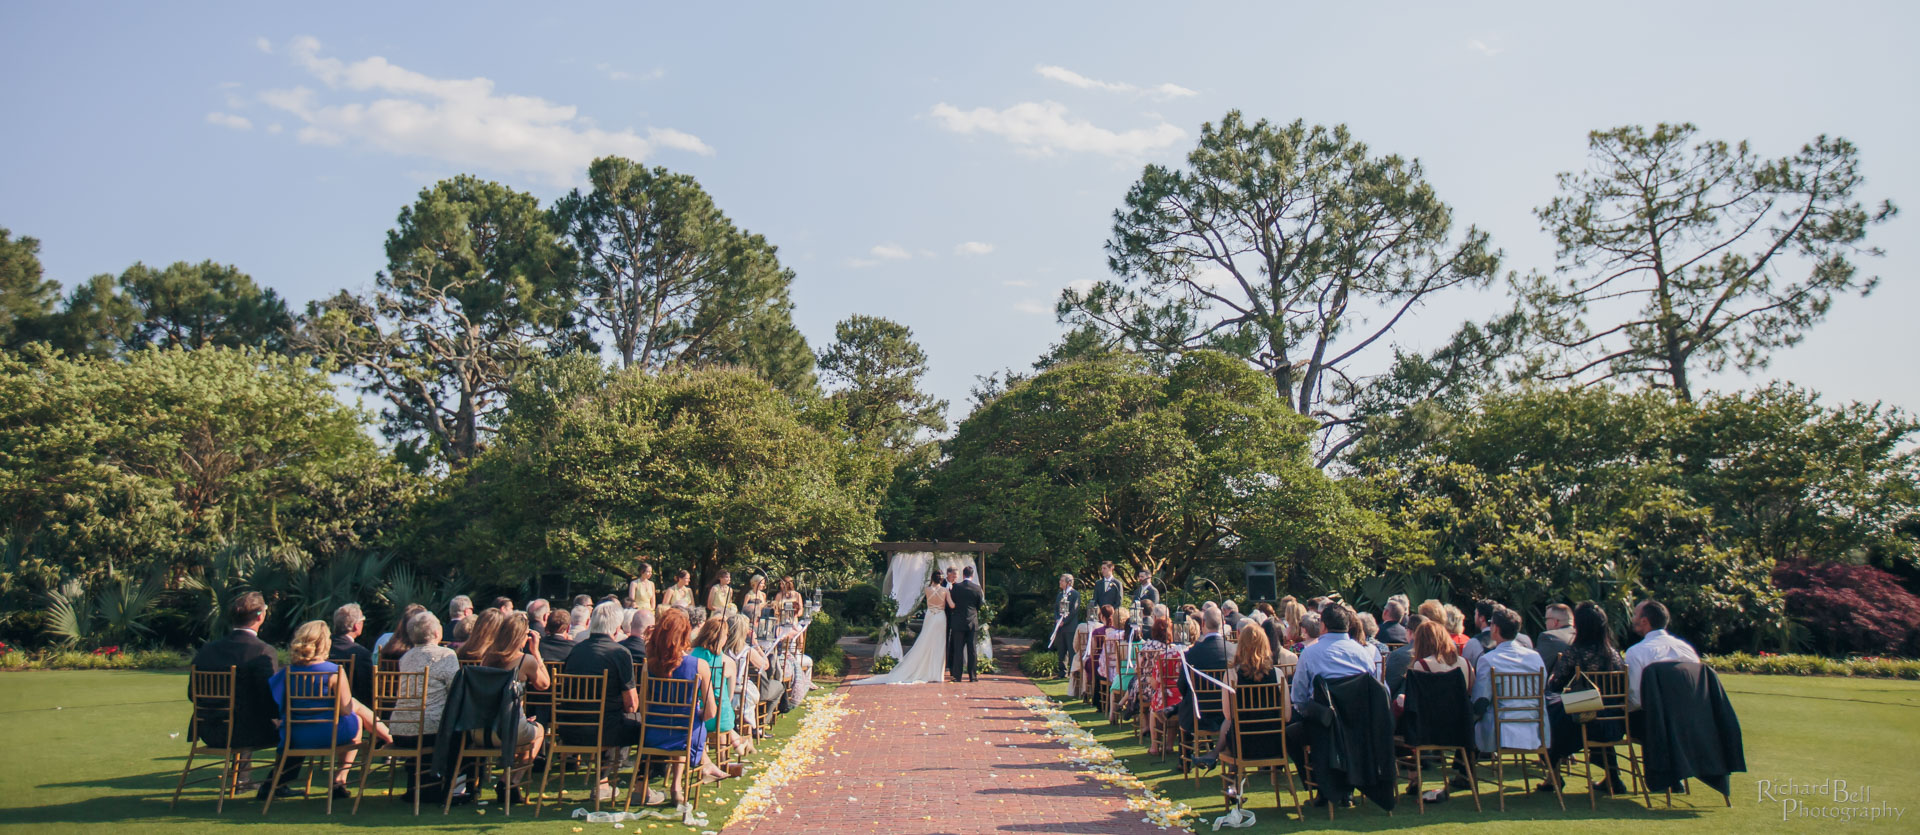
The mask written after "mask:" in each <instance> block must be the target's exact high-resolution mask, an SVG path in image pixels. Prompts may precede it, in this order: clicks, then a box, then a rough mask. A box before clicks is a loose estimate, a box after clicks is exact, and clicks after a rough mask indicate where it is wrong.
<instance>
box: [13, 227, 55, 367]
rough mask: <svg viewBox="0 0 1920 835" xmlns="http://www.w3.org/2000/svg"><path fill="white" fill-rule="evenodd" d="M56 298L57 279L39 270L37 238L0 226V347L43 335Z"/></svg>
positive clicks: (23, 342)
mask: <svg viewBox="0 0 1920 835" xmlns="http://www.w3.org/2000/svg"><path fill="white" fill-rule="evenodd" d="M59 301H60V283H59V282H57V281H53V280H51V279H48V278H47V277H46V276H45V275H43V274H42V270H41V267H40V241H39V240H38V239H35V238H28V237H20V238H15V237H13V232H12V231H11V230H8V229H6V228H3V227H0V348H7V349H18V348H19V347H20V346H22V345H24V344H26V343H28V342H31V341H33V340H35V339H42V338H44V335H43V330H44V328H45V327H46V324H47V321H48V319H49V318H51V317H52V315H53V311H54V305H55V304H56V303H57V302H59Z"/></svg>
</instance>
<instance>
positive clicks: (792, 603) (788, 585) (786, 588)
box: [773, 577, 806, 623]
mask: <svg viewBox="0 0 1920 835" xmlns="http://www.w3.org/2000/svg"><path fill="white" fill-rule="evenodd" d="M805 605H806V604H805V601H804V600H802V599H801V597H800V593H799V592H797V591H794V589H793V578H792V577H782V578H780V593H779V594H778V595H776V596H775V597H774V598H773V611H774V612H776V613H777V614H778V615H779V617H780V622H781V623H792V622H794V621H797V620H799V619H800V610H801V608H803V607H804V606H805Z"/></svg>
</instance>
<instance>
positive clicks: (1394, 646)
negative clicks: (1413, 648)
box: [1380, 641, 1407, 653]
mask: <svg viewBox="0 0 1920 835" xmlns="http://www.w3.org/2000/svg"><path fill="white" fill-rule="evenodd" d="M1380 645H1381V646H1384V647H1386V648H1387V652H1389V653H1391V652H1393V651H1394V650H1397V649H1399V648H1401V647H1404V646H1406V645H1407V644H1406V642H1405V641H1402V642H1400V643H1397V644H1396V643H1394V642H1392V641H1381V642H1380Z"/></svg>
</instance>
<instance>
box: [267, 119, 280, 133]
mask: <svg viewBox="0 0 1920 835" xmlns="http://www.w3.org/2000/svg"><path fill="white" fill-rule="evenodd" d="M280 130H281V128H280V123H279V122H274V123H273V124H271V125H268V126H267V132H268V133H272V134H278V133H279V132H280Z"/></svg>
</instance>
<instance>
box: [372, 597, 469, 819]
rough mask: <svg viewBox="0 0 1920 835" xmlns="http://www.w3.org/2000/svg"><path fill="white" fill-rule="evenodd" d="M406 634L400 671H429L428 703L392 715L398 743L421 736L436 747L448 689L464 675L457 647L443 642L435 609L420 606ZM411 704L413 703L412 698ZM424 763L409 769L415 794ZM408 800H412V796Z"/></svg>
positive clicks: (410, 786)
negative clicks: (456, 652)
mask: <svg viewBox="0 0 1920 835" xmlns="http://www.w3.org/2000/svg"><path fill="white" fill-rule="evenodd" d="M402 631H403V632H405V633H406V643H407V644H408V646H409V649H407V651H406V653H405V654H403V655H401V656H400V659H399V665H400V666H399V670H400V672H402V673H416V674H417V673H419V672H421V671H423V670H424V671H425V672H426V674H427V691H426V704H425V705H424V710H418V711H416V710H411V709H408V710H396V711H394V713H393V716H392V717H390V720H389V725H390V726H391V730H392V732H393V737H394V744H396V745H399V746H402V747H412V745H413V744H414V738H415V737H419V738H420V744H422V745H423V746H425V747H426V748H428V749H432V748H433V746H434V743H435V741H436V740H438V739H439V735H440V717H441V715H442V714H444V713H446V712H447V689H448V688H450V687H452V686H453V677H454V676H456V675H459V674H460V659H459V658H458V657H457V656H456V655H455V654H454V652H453V650H450V649H447V648H446V647H443V646H441V645H440V637H441V627H440V619H439V618H438V617H435V616H434V614H433V613H432V612H429V611H427V610H426V608H425V607H420V609H419V611H416V612H414V613H413V615H412V617H411V618H410V619H409V620H408V621H407V624H406V627H405V628H404V629H403V630H402ZM406 704H408V705H411V704H413V702H411V701H408V702H406ZM422 765H424V763H416V764H415V768H413V769H408V771H407V791H408V793H409V794H411V793H412V792H413V791H414V788H415V786H416V781H415V772H416V771H417V770H418V768H419V767H420V766H422ZM408 799H409V800H410V799H412V798H411V797H408Z"/></svg>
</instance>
